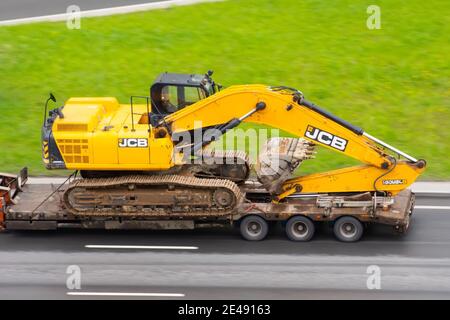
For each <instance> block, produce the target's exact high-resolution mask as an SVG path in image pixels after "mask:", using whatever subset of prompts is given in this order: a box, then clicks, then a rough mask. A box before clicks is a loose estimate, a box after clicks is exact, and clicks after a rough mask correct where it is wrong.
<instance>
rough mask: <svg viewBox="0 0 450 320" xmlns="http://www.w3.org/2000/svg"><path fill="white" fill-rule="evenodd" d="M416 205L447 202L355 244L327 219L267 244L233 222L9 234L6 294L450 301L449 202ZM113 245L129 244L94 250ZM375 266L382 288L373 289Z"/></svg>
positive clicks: (422, 201) (3, 242)
mask: <svg viewBox="0 0 450 320" xmlns="http://www.w3.org/2000/svg"><path fill="white" fill-rule="evenodd" d="M417 205H418V206H419V208H420V207H422V208H429V207H430V206H431V207H436V206H439V207H441V208H443V209H439V208H438V209H418V210H416V212H415V213H414V215H413V221H412V226H411V229H410V230H409V232H408V233H407V234H406V235H396V234H395V233H393V232H392V231H391V229H390V228H388V227H383V226H372V227H370V228H369V229H368V230H367V232H366V236H365V237H364V238H363V240H362V241H360V242H358V243H353V244H346V243H340V242H337V241H335V240H334V238H333V236H332V234H331V232H330V230H329V229H328V228H327V227H326V226H323V227H322V228H320V229H319V231H318V235H317V236H316V237H315V238H314V239H313V241H311V242H309V243H294V242H291V241H288V240H286V238H285V237H284V235H283V233H282V230H280V229H277V230H275V231H274V232H273V233H272V234H271V235H270V237H269V238H268V239H267V240H265V241H263V242H247V241H244V240H241V238H240V237H239V234H238V233H237V231H236V230H231V229H230V230H228V229H225V230H222V229H219V230H217V229H216V230H214V229H200V230H195V231H138V232H133V231H76V230H73V231H68V230H61V231H57V232H6V233H1V234H0V274H1V275H2V276H1V277H0V299H13V298H22V299H32V298H39V299H80V298H111V299H114V298H115V297H114V296H112V297H111V296H102V295H101V296H85V295H84V294H92V293H94V294H104V293H109V294H126V293H133V294H137V296H132V298H146V299H215V298H217V299H314V298H321V299H332V298H339V299H352V298H353V299H360V298H370V299H389V298H397V299H405V298H413V299H415V298H433V299H444V298H446V299H449V298H450V232H449V230H450V210H449V209H448V207H449V206H450V199H449V198H448V197H420V198H419V199H418V201H417ZM105 245H107V246H124V245H125V246H131V247H129V248H121V249H114V248H106V249H105V248H103V247H100V248H98V247H87V246H105ZM140 246H152V247H140ZM155 246H156V247H155ZM70 265H76V266H79V268H80V269H81V290H76V289H74V290H72V289H71V288H67V287H66V280H67V277H68V276H69V275H68V274H66V271H67V268H68V266H70ZM370 265H376V266H378V267H379V268H380V271H381V282H380V284H381V289H380V290H376V289H374V290H369V289H367V285H366V282H367V279H368V276H369V275H368V274H367V273H366V272H367V268H368V266H370ZM72 294H77V295H72ZM145 294H147V296H145ZM79 295H81V296H79ZM149 295H150V296H149ZM167 295H168V296H167ZM141 296H142V297H141ZM126 297H127V296H125V298H126ZM121 298H123V296H122V297H121Z"/></svg>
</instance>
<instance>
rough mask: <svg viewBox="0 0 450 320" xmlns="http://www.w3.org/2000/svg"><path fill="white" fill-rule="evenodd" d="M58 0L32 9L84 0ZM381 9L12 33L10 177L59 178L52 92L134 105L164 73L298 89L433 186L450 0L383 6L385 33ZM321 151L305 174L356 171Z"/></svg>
mask: <svg viewBox="0 0 450 320" xmlns="http://www.w3.org/2000/svg"><path fill="white" fill-rule="evenodd" d="M7 2H8V1H5V3H4V4H7ZM54 2H55V6H56V5H57V4H58V5H59V6H60V7H62V8H61V10H60V9H57V8H59V7H55V10H54V11H55V12H53V11H52V10H50V11H48V10H49V9H48V7H47V9H46V10H43V9H45V8H42V7H40V6H39V5H37V3H40V2H33V3H32V2H31V1H25V3H24V7H23V8H24V9H23V10H28V11H30V10H31V11H33V12H34V11H35V12H36V15H40V14H50V13H58V12H65V8H66V6H67V5H69V4H77V3H76V0H73V1H71V2H70V1H62V2H59V3H58V1H54ZM137 2H139V1H136V2H133V3H137ZM143 2H144V1H143ZM103 3H108V2H107V1H100V2H99V3H98V4H99V7H101V5H102V4H103ZM109 3H110V4H111V5H110V6H114V5H122V4H125V3H126V1H110V2H109ZM371 4H374V1H362V0H336V1H333V2H330V1H325V0H303V1H298V0H276V1H274V0H228V1H219V2H212V3H200V4H195V5H191V6H181V7H172V8H168V9H160V10H152V11H147V12H138V13H131V14H124V15H114V16H107V17H95V18H83V19H82V20H81V25H80V29H68V28H67V24H66V22H64V21H62V22H42V23H33V24H22V25H16V26H0V131H1V134H0V150H1V156H0V171H11V172H15V171H17V170H19V169H20V168H21V167H23V166H28V167H29V169H30V174H31V175H52V174H54V173H53V172H48V171H46V170H45V169H44V167H43V165H42V163H41V146H40V127H41V125H42V118H43V112H44V103H45V100H46V99H47V97H48V94H49V92H53V93H54V94H55V96H56V97H57V99H58V102H57V103H58V105H63V104H64V101H65V100H66V99H68V98H69V97H73V96H115V97H117V98H118V99H119V101H121V102H122V103H127V102H128V101H129V97H130V95H148V91H149V87H150V84H151V83H152V82H153V80H154V79H155V78H156V76H157V75H158V74H159V73H161V72H164V71H169V72H179V73H204V72H206V71H207V70H209V69H212V70H214V71H215V74H214V78H215V80H216V81H217V82H219V83H221V84H222V85H224V86H225V87H227V86H230V85H233V84H251V83H263V84H268V85H287V86H291V87H295V88H297V89H299V90H301V91H302V92H303V93H304V94H305V96H306V97H307V99H308V100H310V101H313V102H315V103H316V104H318V105H320V106H322V107H324V108H325V109H327V110H329V111H331V112H332V113H334V114H336V115H337V116H339V117H341V118H344V119H346V120H348V121H349V122H351V123H353V124H355V125H358V126H361V127H363V128H364V129H365V131H367V132H368V133H370V134H371V135H373V136H376V137H377V138H380V139H382V140H384V141H386V142H388V143H389V144H391V145H393V146H395V147H397V148H399V149H401V150H403V151H405V152H407V153H409V154H411V155H412V156H414V157H415V158H424V159H426V160H427V162H428V168H427V171H426V172H425V174H424V175H423V176H422V177H421V179H426V180H448V179H450V142H449V141H450V103H449V102H450V90H449V75H450V70H449V68H450V63H449V52H450V42H449V34H450V30H449V25H450V15H449V14H448V13H449V12H450V2H448V1H445V0H442V1H439V0H429V1H421V0H408V1H406V0H405V1H400V0H398V1H381V0H377V1H376V5H378V6H379V7H380V9H381V29H374V30H371V29H369V28H368V27H367V25H366V21H367V19H368V16H369V15H368V13H367V12H366V10H367V7H368V6H369V5H371ZM27 6H28V7H27ZM30 6H34V7H30ZM80 7H81V9H82V10H83V6H82V5H80ZM94 8H95V6H94ZM20 12H21V10H20V9H17V10H16V11H14V13H13V16H11V17H8V16H7V14H5V11H2V13H1V16H0V18H1V19H3V20H5V19H9V18H20V17H24V16H21V15H20ZM319 151H320V152H319V153H318V155H317V158H316V161H310V162H309V163H308V162H307V163H305V164H304V166H303V167H302V168H301V171H302V172H305V173H307V172H318V171H325V170H329V169H332V168H337V167H341V166H347V165H348V164H353V163H354V162H353V161H352V160H350V159H348V158H345V157H343V156H339V155H337V153H334V152H330V151H327V150H319ZM59 174H61V172H59Z"/></svg>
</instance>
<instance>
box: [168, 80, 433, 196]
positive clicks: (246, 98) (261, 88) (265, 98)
mask: <svg viewBox="0 0 450 320" xmlns="http://www.w3.org/2000/svg"><path fill="white" fill-rule="evenodd" d="M262 106H263V107H262ZM199 122H200V123H201V128H220V127H223V126H224V125H225V126H226V124H229V123H233V125H232V127H235V126H237V125H239V123H241V122H250V123H257V124H264V125H268V126H271V127H275V128H279V129H282V130H284V131H286V132H288V133H290V134H292V135H294V136H296V137H301V138H304V139H307V140H309V141H311V142H313V143H315V144H317V145H320V146H323V147H325V148H328V149H331V150H333V151H335V152H338V153H341V154H344V155H346V156H349V157H352V158H354V159H357V160H359V161H361V162H362V163H364V165H361V166H354V167H350V168H344V169H338V170H333V171H329V172H324V173H318V174H311V175H304V176H301V177H297V178H293V179H289V180H287V181H286V183H285V185H284V186H283V190H284V191H285V192H287V193H286V194H285V196H287V195H289V194H292V193H293V192H296V191H297V192H298V191H299V190H301V191H302V192H305V193H306V192H307V193H335V192H366V191H382V192H388V193H389V194H392V195H395V194H397V193H398V192H400V191H402V190H404V189H405V188H407V187H408V186H409V185H411V184H412V183H413V182H414V181H415V180H416V178H417V177H418V176H419V175H420V174H421V173H422V172H423V171H424V168H425V162H424V161H423V160H416V159H414V158H413V157H411V156H409V155H407V154H405V153H403V152H401V151H399V150H397V149H395V148H393V147H391V146H390V145H388V144H386V143H384V142H382V141H381V140H379V139H376V138H374V137H372V136H371V135H369V134H367V133H365V132H364V131H363V130H362V129H361V128H358V127H356V126H353V125H351V124H350V123H348V122H346V121H345V120H342V119H339V118H338V117H336V116H334V115H332V114H330V113H328V112H327V111H325V110H323V109H321V108H320V107H318V106H316V105H314V104H312V103H310V102H308V101H306V100H305V99H304V98H303V95H302V94H301V93H300V92H299V91H297V90H294V89H290V88H285V87H268V86H265V85H243V86H232V87H230V88H228V89H225V90H223V91H221V92H219V93H217V94H215V95H213V96H211V97H209V98H207V99H204V100H201V101H199V102H198V103H196V104H194V105H191V106H189V107H187V108H184V109H182V110H180V111H178V112H175V113H173V114H171V115H168V116H167V117H165V119H164V123H165V125H169V126H170V129H171V131H172V132H173V133H174V134H176V133H181V132H185V131H192V130H195V129H197V128H196V126H198V123H199ZM230 128H231V127H230ZM388 151H390V153H389V152H388ZM392 153H393V154H392ZM400 157H403V158H405V159H399V158H400Z"/></svg>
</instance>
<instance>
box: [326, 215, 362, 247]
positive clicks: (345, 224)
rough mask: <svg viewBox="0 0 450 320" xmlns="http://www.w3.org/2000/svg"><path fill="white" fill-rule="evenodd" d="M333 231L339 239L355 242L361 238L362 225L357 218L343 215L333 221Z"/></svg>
mask: <svg viewBox="0 0 450 320" xmlns="http://www.w3.org/2000/svg"><path fill="white" fill-rule="evenodd" d="M333 232H334V235H335V236H336V238H337V239H338V240H339V241H343V242H356V241H358V240H359V239H361V237H362V235H363V233H364V227H363V225H362V223H361V222H360V221H359V220H358V219H356V218H353V217H349V216H345V217H341V218H339V219H338V220H337V221H336V222H335V223H334V227H333Z"/></svg>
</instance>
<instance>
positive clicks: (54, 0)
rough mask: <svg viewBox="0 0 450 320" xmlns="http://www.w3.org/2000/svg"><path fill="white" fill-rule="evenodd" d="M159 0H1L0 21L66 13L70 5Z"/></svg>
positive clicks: (86, 6) (84, 6)
mask: <svg viewBox="0 0 450 320" xmlns="http://www.w3.org/2000/svg"><path fill="white" fill-rule="evenodd" d="M159 1H164V0H95V1H92V0H39V1H36V0H1V1H0V21H1V20H10V19H19V18H29V17H36V16H44V15H51V14H59V13H65V12H66V10H67V7H68V6H70V5H77V6H79V7H80V9H81V10H83V11H84V10H92V9H102V8H110V7H118V6H126V5H133V4H140V3H147V2H159Z"/></svg>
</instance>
